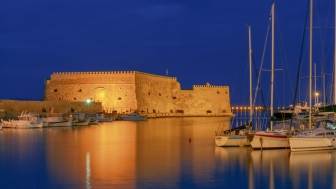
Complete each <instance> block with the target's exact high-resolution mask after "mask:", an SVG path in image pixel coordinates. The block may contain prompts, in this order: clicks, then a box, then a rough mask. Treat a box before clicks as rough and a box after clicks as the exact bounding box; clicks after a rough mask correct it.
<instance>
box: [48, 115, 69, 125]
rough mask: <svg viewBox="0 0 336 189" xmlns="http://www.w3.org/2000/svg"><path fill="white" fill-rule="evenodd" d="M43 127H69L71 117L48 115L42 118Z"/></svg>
mask: <svg viewBox="0 0 336 189" xmlns="http://www.w3.org/2000/svg"><path fill="white" fill-rule="evenodd" d="M42 121H43V126H44V127H71V126H72V119H71V118H68V119H65V118H64V116H61V115H50V116H47V117H44V118H42Z"/></svg>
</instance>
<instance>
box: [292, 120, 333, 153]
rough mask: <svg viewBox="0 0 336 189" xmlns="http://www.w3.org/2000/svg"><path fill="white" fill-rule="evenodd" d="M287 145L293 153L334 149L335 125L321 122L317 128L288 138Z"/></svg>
mask: <svg viewBox="0 0 336 189" xmlns="http://www.w3.org/2000/svg"><path fill="white" fill-rule="evenodd" d="M289 144H290V149H291V151H293V152H295V151H315V150H332V149H336V124H335V123H334V122H332V121H330V120H327V121H321V122H319V126H318V127H317V128H315V129H312V130H307V131H303V132H300V133H298V134H297V135H295V136H293V137H290V138H289Z"/></svg>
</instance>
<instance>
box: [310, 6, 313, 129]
mask: <svg viewBox="0 0 336 189" xmlns="http://www.w3.org/2000/svg"><path fill="white" fill-rule="evenodd" d="M309 7H310V14H309V15H310V18H309V129H311V128H312V70H313V0H310V6H309Z"/></svg>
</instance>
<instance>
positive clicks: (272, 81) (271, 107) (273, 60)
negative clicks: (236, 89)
mask: <svg viewBox="0 0 336 189" xmlns="http://www.w3.org/2000/svg"><path fill="white" fill-rule="evenodd" d="M274 22H275V4H274V3H273V4H272V71H271V104H270V111H271V118H272V117H273V111H274V110H273V103H274V102H273V101H274V99H273V98H274V63H275V57H274V55H275V54H274V32H275V31H274V24H275V23H274ZM270 129H271V130H273V122H272V121H271V125H270Z"/></svg>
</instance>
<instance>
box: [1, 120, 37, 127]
mask: <svg viewBox="0 0 336 189" xmlns="http://www.w3.org/2000/svg"><path fill="white" fill-rule="evenodd" d="M2 126H3V127H4V128H15V129H32V128H42V127H43V124H42V123H31V122H30V121H24V120H11V121H4V122H3V123H2Z"/></svg>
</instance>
